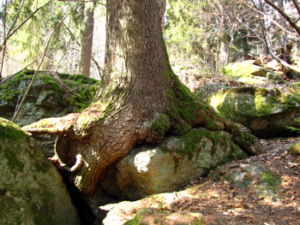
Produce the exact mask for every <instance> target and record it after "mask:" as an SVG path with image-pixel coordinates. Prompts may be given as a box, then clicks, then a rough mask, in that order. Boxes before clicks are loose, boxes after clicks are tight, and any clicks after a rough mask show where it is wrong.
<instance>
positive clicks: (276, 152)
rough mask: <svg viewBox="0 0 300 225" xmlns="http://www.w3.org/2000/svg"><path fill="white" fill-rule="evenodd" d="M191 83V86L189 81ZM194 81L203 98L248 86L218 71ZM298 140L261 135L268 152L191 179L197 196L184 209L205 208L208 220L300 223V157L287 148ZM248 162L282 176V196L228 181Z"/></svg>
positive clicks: (286, 83) (281, 84)
mask: <svg viewBox="0 0 300 225" xmlns="http://www.w3.org/2000/svg"><path fill="white" fill-rule="evenodd" d="M203 78H204V79H203ZM196 80H197V79H196ZM295 82H300V79H299V78H298V79H296V80H291V79H288V78H286V79H284V80H282V81H278V82H275V83H273V84H272V85H269V84H266V85H249V86H260V87H266V88H268V87H272V86H273V87H274V86H277V87H286V86H289V84H290V83H295ZM195 84H196V85H195ZM187 85H188V86H190V85H189V84H188V82H187ZM193 85H194V86H193V87H192V88H194V90H195V93H196V94H197V92H198V95H199V96H200V97H202V98H203V99H206V97H207V96H209V95H211V94H213V93H214V92H217V91H219V90H220V89H226V88H233V87H245V86H248V85H245V84H242V83H238V82H235V81H233V80H231V79H227V78H224V77H223V76H221V75H218V74H214V75H213V76H211V75H209V74H208V75H207V76H205V77H203V76H201V79H200V80H198V82H197V81H194V82H193ZM297 142H300V138H276V139H261V144H262V147H263V151H264V152H265V153H264V154H261V155H257V156H252V157H250V158H247V159H245V160H240V161H234V162H230V163H227V164H225V165H223V166H220V167H219V168H218V169H217V171H211V172H210V174H209V175H208V177H207V178H199V179H198V180H197V181H194V182H191V184H189V185H188V186H187V187H186V188H189V189H190V190H191V191H192V190H193V189H194V190H195V194H196V196H197V197H196V198H193V200H192V201H189V200H188V201H187V202H186V203H181V204H182V206H181V209H182V210H188V211H190V212H193V211H198V212H201V213H202V214H203V221H204V224H262V225H275V224H276V225H285V224H291V225H296V224H300V176H299V174H300V157H299V158H298V159H296V158H294V156H292V155H290V154H288V152H287V149H288V148H289V147H290V146H291V145H292V144H294V143H297ZM247 164H260V165H262V166H264V167H265V168H267V169H269V170H270V171H272V172H273V173H274V174H275V175H277V176H278V177H279V178H280V180H281V181H280V184H279V185H277V186H276V191H275V192H276V193H279V195H278V197H274V196H273V197H270V196H269V197H268V196H266V197H263V196H256V195H255V190H251V186H250V187H249V188H244V189H236V188H235V187H234V185H232V184H230V183H229V182H228V181H227V179H226V177H228V175H229V174H230V173H232V172H233V170H236V169H237V168H242V167H243V166H245V165H247ZM216 173H218V176H216ZM199 189H201V192H199V191H198V190H199ZM192 192H193V191H192ZM194 197H195V196H194Z"/></svg>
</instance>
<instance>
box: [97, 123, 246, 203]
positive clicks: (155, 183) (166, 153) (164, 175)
mask: <svg viewBox="0 0 300 225" xmlns="http://www.w3.org/2000/svg"><path fill="white" fill-rule="evenodd" d="M246 156H247V155H246V153H244V152H243V151H242V150H241V149H240V148H239V147H238V146H237V145H235V144H234V143H233V141H232V137H231V135H230V134H228V133H226V132H223V131H215V132H213V131H209V130H206V129H204V128H198V129H193V130H191V131H190V132H189V133H187V134H185V135H184V136H180V137H169V138H167V139H166V140H165V141H164V142H163V143H162V144H161V145H160V146H158V147H151V146H148V147H139V148H137V149H135V150H133V151H132V152H130V154H128V155H127V156H126V157H124V158H123V159H122V160H121V161H119V162H118V163H117V164H116V165H115V166H113V167H111V171H109V174H110V175H109V176H108V178H107V179H106V180H105V181H104V182H103V183H102V186H103V188H104V189H105V191H106V192H108V193H109V194H111V195H113V196H118V197H119V198H121V199H130V200H137V199H140V198H143V197H146V196H148V195H151V194H154V193H162V192H170V191H174V190H178V189H180V188H182V187H183V186H185V185H186V184H187V183H189V182H190V181H192V180H194V179H196V178H198V177H199V176H201V175H204V174H205V173H207V172H208V171H209V170H210V169H211V168H213V167H216V166H217V165H219V164H222V163H225V162H227V161H230V160H233V159H237V158H243V157H246Z"/></svg>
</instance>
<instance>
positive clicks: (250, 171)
mask: <svg viewBox="0 0 300 225" xmlns="http://www.w3.org/2000/svg"><path fill="white" fill-rule="evenodd" d="M227 180H228V181H229V182H230V183H232V184H233V186H234V188H235V189H244V188H250V189H252V190H254V192H255V194H256V195H257V196H258V197H259V196H263V197H265V196H270V197H276V198H278V197H280V196H279V194H278V193H277V192H276V188H275V187H276V186H277V185H279V184H280V182H281V180H280V178H279V177H278V176H277V175H276V174H274V173H273V172H272V171H271V170H269V169H267V168H265V167H263V166H262V165H260V164H257V163H253V164H250V165H249V164H245V165H244V167H243V168H238V169H236V170H234V171H233V172H232V173H231V174H230V175H229V176H228V177H227Z"/></svg>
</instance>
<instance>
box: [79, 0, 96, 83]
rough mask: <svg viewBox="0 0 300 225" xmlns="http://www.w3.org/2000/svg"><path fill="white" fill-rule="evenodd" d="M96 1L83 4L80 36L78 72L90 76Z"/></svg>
mask: <svg viewBox="0 0 300 225" xmlns="http://www.w3.org/2000/svg"><path fill="white" fill-rule="evenodd" d="M95 7H96V2H94V3H91V4H89V5H88V4H85V5H84V8H85V9H84V22H83V23H84V28H83V30H82V34H81V36H82V38H81V52H80V61H79V73H80V74H84V75H85V76H87V77H89V76H90V67H91V58H92V47H93V36H94V8H95Z"/></svg>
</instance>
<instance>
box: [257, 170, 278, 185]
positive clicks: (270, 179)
mask: <svg viewBox="0 0 300 225" xmlns="http://www.w3.org/2000/svg"><path fill="white" fill-rule="evenodd" d="M260 176H261V178H262V181H263V182H264V183H267V184H268V185H270V186H275V185H277V184H278V183H279V178H278V177H277V176H276V175H275V174H274V173H273V172H272V171H265V172H262V173H261V175H260Z"/></svg>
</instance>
